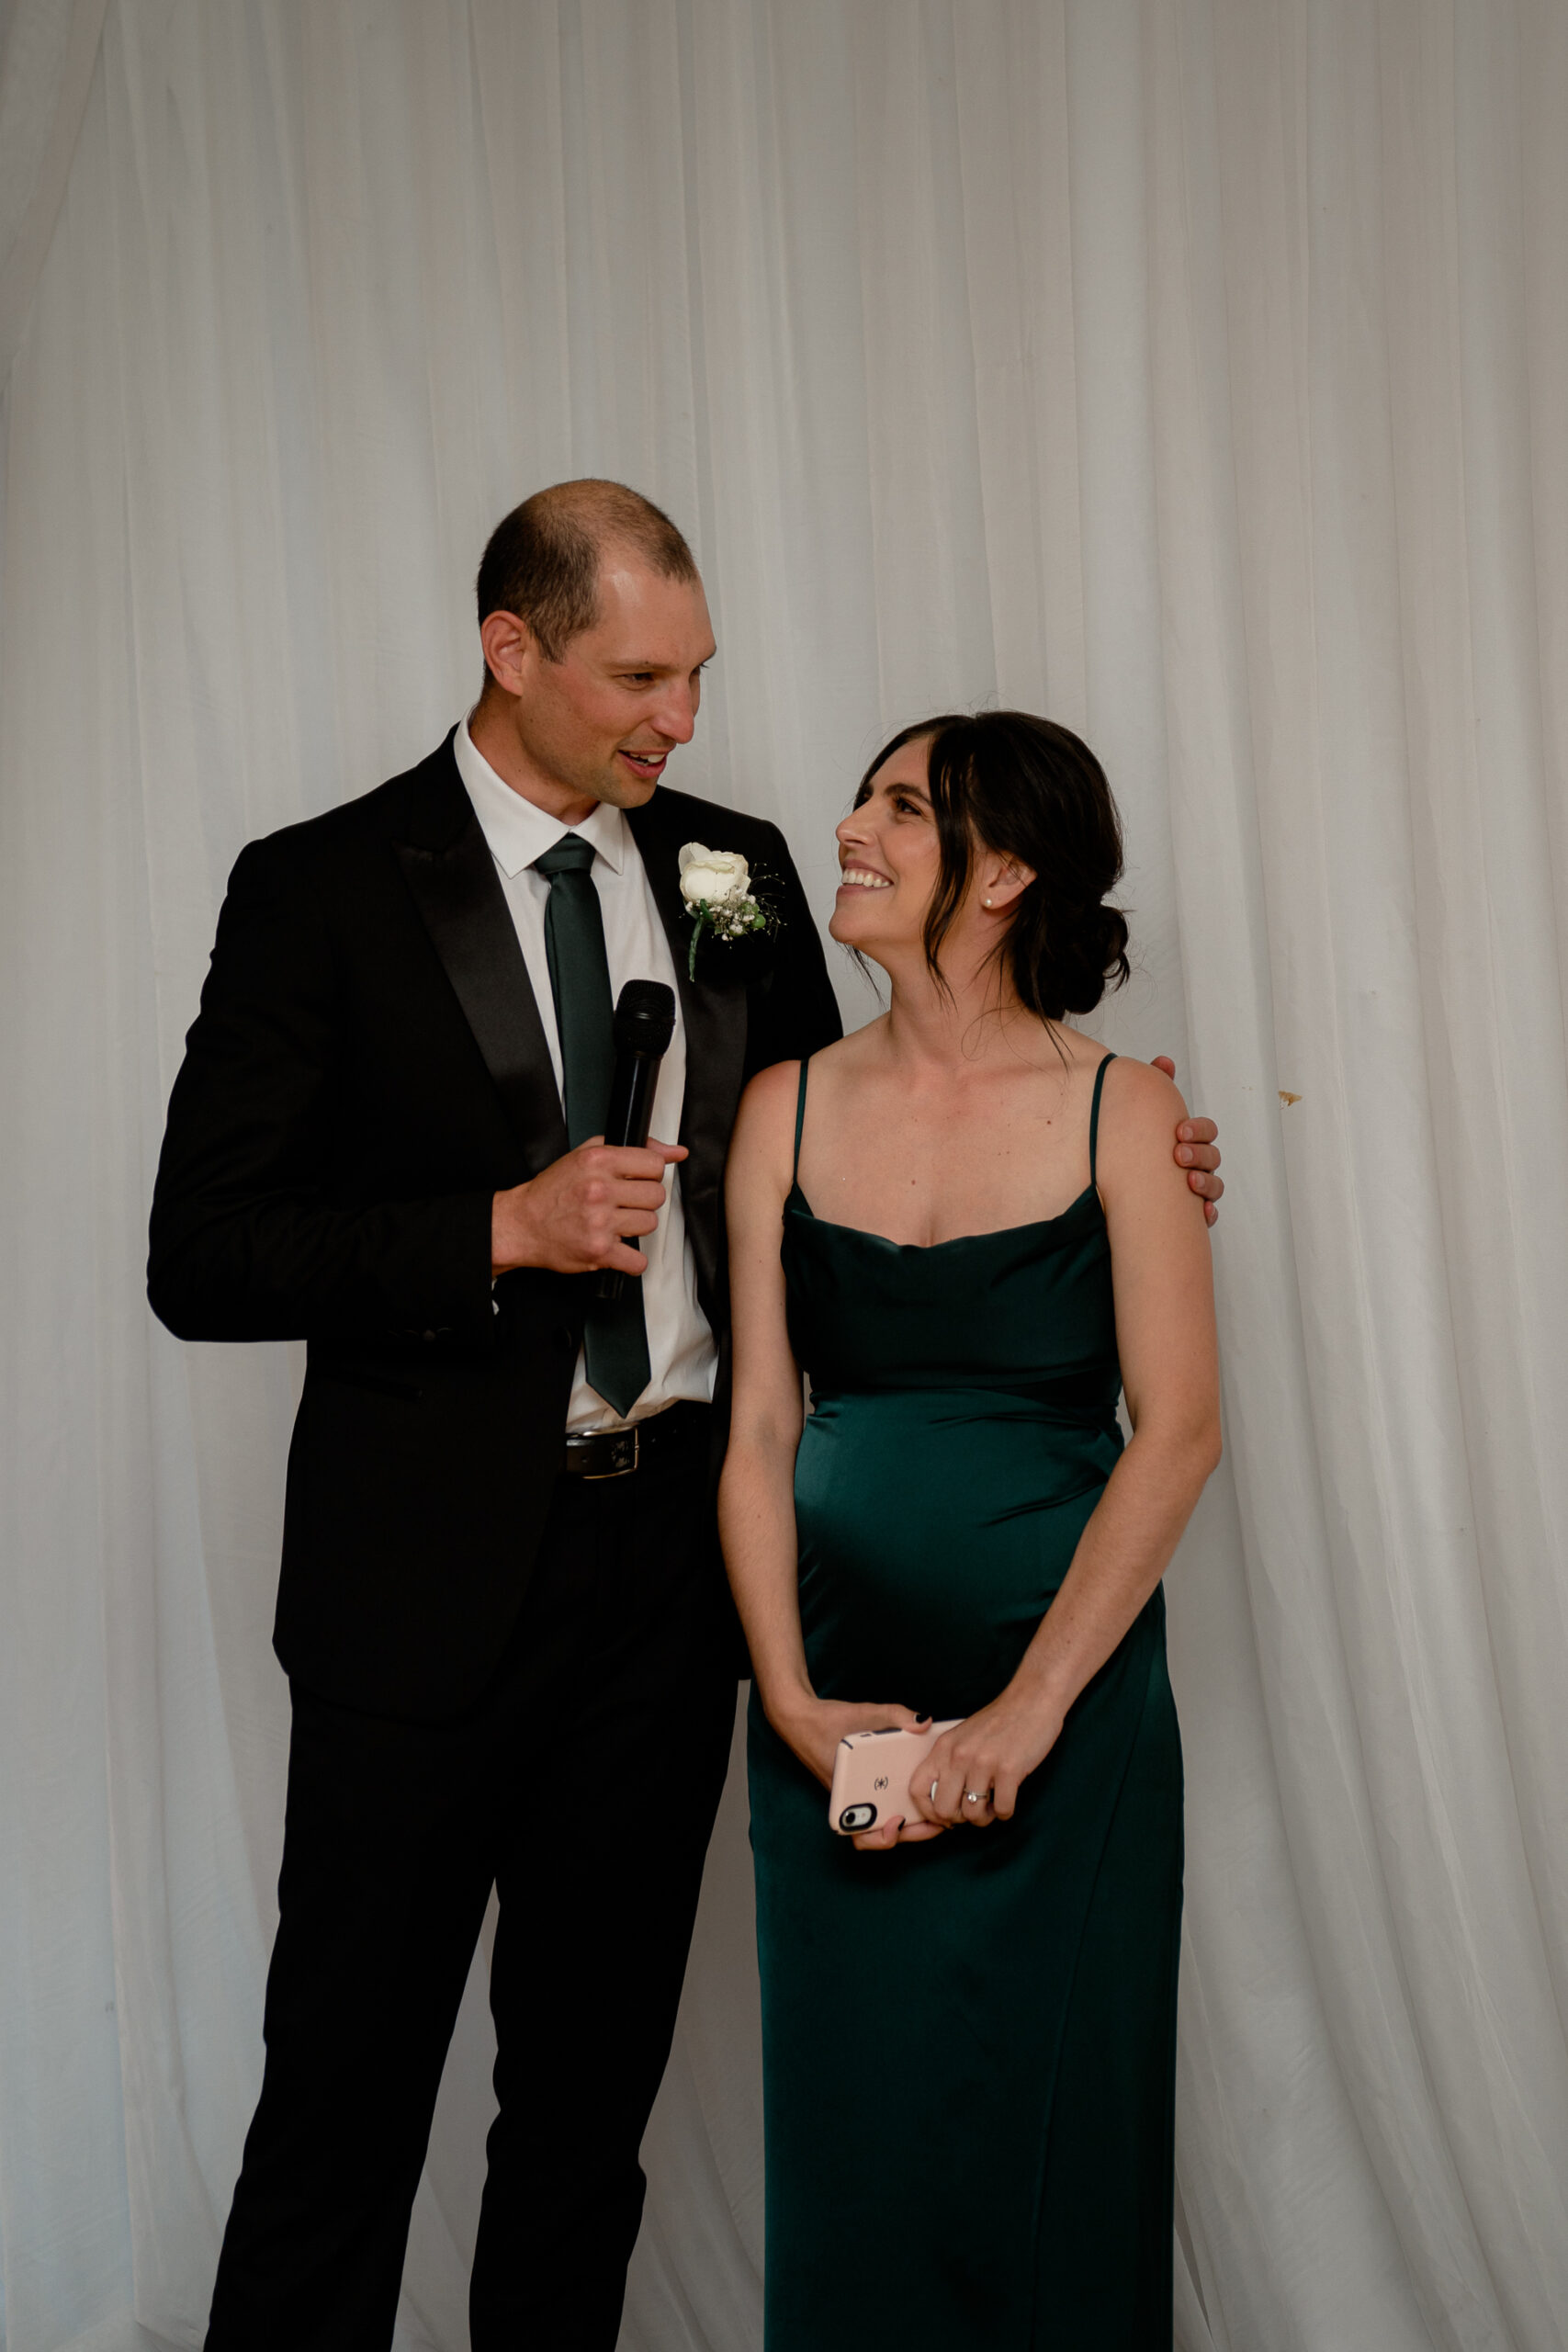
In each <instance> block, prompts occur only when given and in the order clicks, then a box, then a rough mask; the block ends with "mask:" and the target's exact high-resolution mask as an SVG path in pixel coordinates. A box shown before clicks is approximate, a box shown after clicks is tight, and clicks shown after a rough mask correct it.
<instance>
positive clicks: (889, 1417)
mask: <svg viewBox="0 0 1568 2352" xmlns="http://www.w3.org/2000/svg"><path fill="white" fill-rule="evenodd" d="M1104 1068H1105V1065H1103V1064H1102V1066H1101V1072H1100V1079H1101V1080H1103V1073H1104ZM805 1085H806V1073H805V1072H804V1071H803V1073H802V1098H803V1103H804V1093H805ZM1098 1096H1099V1086H1098V1084H1097V1090H1096V1099H1097V1106H1098ZM783 1254H784V1271H785V1276H786V1281H787V1286H788V1297H789V1307H790V1321H791V1330H792V1335H793V1338H794V1342H795V1349H796V1352H797V1355H798V1357H799V1360H800V1361H801V1363H803V1364H804V1365H805V1366H806V1368H807V1372H808V1374H809V1376H810V1380H811V1388H812V1399H813V1410H812V1413H811V1415H810V1417H809V1419H807V1425H806V1429H805V1432H804V1434H803V1438H802V1442H801V1446H800V1452H799V1456H798V1461H797V1466H796V1474H795V1515H796V1524H797V1529H798V1536H799V1545H800V1608H801V1621H802V1626H803V1630H804V1634H805V1638H806V1647H807V1659H808V1662H809V1666H810V1669H811V1674H812V1678H813V1680H814V1683H815V1685H816V1688H817V1690H818V1692H819V1693H821V1694H822V1695H823V1696H824V1697H831V1698H844V1699H853V1698H862V1699H866V1700H875V1701H885V1700H898V1701H901V1702H905V1703H907V1704H909V1705H912V1706H915V1707H917V1708H919V1709H921V1710H923V1711H925V1712H928V1713H931V1714H933V1715H938V1716H942V1715H964V1714H968V1713H973V1712H974V1711H975V1710H976V1708H978V1707H981V1706H983V1705H984V1704H986V1702H987V1701H988V1700H990V1699H992V1698H994V1697H995V1696H996V1695H997V1693H998V1691H1000V1690H1001V1688H1002V1687H1003V1685H1004V1684H1005V1683H1006V1681H1007V1680H1008V1679H1009V1677H1010V1674H1011V1673H1012V1671H1013V1669H1014V1668H1015V1667H1016V1665H1017V1662H1018V1660H1019V1658H1020V1657H1021V1655H1022V1652H1023V1650H1024V1649H1025V1648H1026V1646H1027V1645H1028V1643H1029V1641H1030V1639H1031V1637H1032V1634H1033V1633H1034V1631H1035V1628H1036V1626H1037V1625H1038V1623H1039V1622H1040V1619H1041V1617H1042V1615H1043V1613H1044V1611H1046V1610H1047V1609H1048V1608H1049V1606H1050V1603H1051V1600H1052V1598H1053V1596H1054V1594H1055V1591H1056V1590H1057V1589H1058V1587H1059V1586H1060V1584H1061V1582H1062V1579H1063V1577H1065V1576H1066V1571H1067V1568H1068V1566H1069V1565H1070V1563H1071V1560H1072V1556H1073V1552H1074V1549H1075V1547H1076V1545H1077V1539H1078V1536H1079V1534H1080V1532H1082V1529H1083V1527H1084V1524H1085V1522H1086V1521H1087V1520H1088V1519H1089V1515H1090V1513H1091V1512H1092V1510H1093V1509H1094V1506H1095V1504H1096V1502H1097V1501H1098V1499H1099V1498H1100V1492H1101V1489H1102V1488H1103V1487H1104V1484H1105V1481H1106V1479H1107V1478H1108V1477H1109V1476H1110V1475H1111V1470H1112V1469H1113V1468H1114V1466H1115V1464H1116V1461H1117V1458H1118V1455H1119V1454H1120V1453H1121V1450H1122V1439H1121V1433H1120V1430H1119V1429H1118V1426H1117V1421H1116V1413H1115V1406H1116V1398H1117V1396H1118V1393H1119V1391H1120V1386H1121V1376H1120V1371H1119V1367H1118V1363H1117V1357H1116V1338H1115V1321H1114V1314H1113V1307H1112V1300H1111V1256H1110V1245H1109V1240H1108V1238H1107V1235H1106V1230H1105V1220H1104V1216H1103V1213H1102V1211H1101V1209H1100V1201H1099V1197H1098V1195H1097V1193H1095V1191H1094V1189H1093V1186H1092V1183H1091V1185H1090V1186H1089V1189H1088V1190H1087V1191H1086V1192H1085V1193H1083V1194H1081V1195H1080V1197H1079V1198H1078V1199H1077V1201H1075V1202H1074V1203H1073V1204H1072V1206H1071V1207H1070V1208H1068V1209H1067V1210H1066V1212H1065V1213H1064V1214H1063V1215H1062V1216H1057V1217H1053V1218H1048V1219H1046V1220H1045V1221H1043V1223H1039V1224H1034V1225H1028V1226H1021V1227H1013V1228H1010V1229H1008V1230H1006V1231H1003V1232H998V1233H989V1234H980V1235H976V1236H974V1237H971V1238H964V1239H958V1240H953V1241H949V1242H946V1243H942V1244H941V1245H938V1246H937V1247H934V1248H931V1249H921V1248H911V1247H905V1246H901V1245H897V1244H894V1243H891V1242H889V1241H887V1240H886V1239H884V1238H881V1237H880V1236H877V1235H874V1234H868V1233H863V1232H860V1231H857V1230H854V1229H852V1228H850V1227H843V1226H837V1225H832V1224H829V1223H826V1222H823V1221H820V1220H818V1218H816V1217H815V1216H813V1215H812V1212H811V1209H810V1206H809V1204H807V1200H806V1198H805V1196H804V1195H803V1194H802V1193H801V1192H800V1190H799V1187H798V1184H797V1185H796V1186H795V1189H794V1191H793V1192H792V1193H791V1195H790V1199H789V1202H788V1204H787V1206H786V1211H785V1218H784V1244H783ZM750 1782H751V1837H752V1846H753V1849H754V1853H755V1858H756V1866H757V1887H758V1943H759V1955H760V1960H761V1979H762V1999H763V2065H764V2080H765V2092H766V2153H767V2269H766V2287H765V2299H766V2345H767V2352H840V2347H845V2352H847V2347H849V2346H854V2345H863V2344H866V2343H868V2342H872V2341H886V2340H888V2339H889V2338H890V2337H892V2336H894V2335H897V2334H898V2333H900V2332H903V2331H918V2332H919V2338H920V2340H922V2341H924V2342H927V2343H935V2344H941V2345H942V2346H943V2347H944V2352H964V2347H972V2352H1026V2347H1027V2352H1037V2348H1042V2352H1043V2347H1044V2346H1050V2347H1051V2352H1080V2348H1081V2352H1157V2347H1158V2346H1161V2345H1168V2344H1169V2342H1170V2335H1171V2319H1170V2304H1171V2199H1172V2108H1173V2086H1174V2066H1175V2022H1176V1973H1177V1961H1178V1945H1179V1924H1180V1909H1181V1864H1182V1831H1181V1757H1180V1745H1179V1736H1178V1731H1177V1724H1176V1714H1175V1708H1174V1705H1173V1702H1172V1699H1171V1694H1170V1686H1169V1683H1168V1679H1167V1674H1166V1662H1165V1608H1164V1598H1163V1593H1161V1592H1158V1591H1156V1594H1155V1596H1154V1597H1153V1599H1152V1600H1150V1601H1149V1602H1148V1604H1147V1605H1146V1607H1145V1609H1144V1611H1142V1613H1141V1614H1140V1616H1139V1617H1138V1619H1137V1621H1136V1623H1134V1626H1133V1627H1132V1628H1131V1630H1130V1631H1129V1633H1128V1634H1127V1635H1126V1636H1125V1638H1124V1639H1123V1641H1122V1643H1121V1645H1120V1646H1119V1647H1118V1648H1117V1650H1116V1651H1115V1653H1114V1654H1113V1656H1112V1657H1111V1658H1110V1659H1109V1660H1108V1662H1107V1663H1106V1665H1105V1666H1104V1668H1102V1669H1101V1670H1100V1673H1099V1674H1098V1675H1097V1676H1096V1677H1095V1678H1094V1679H1093V1680H1092V1681H1091V1682H1090V1684H1089V1687H1088V1689H1087V1690H1086V1691H1084V1692H1083V1693H1082V1695H1081V1696H1080V1698H1079V1699H1078V1701H1077V1703H1076V1705H1075V1706H1074V1707H1073V1709H1072V1711H1071V1712H1070V1713H1069V1715H1068V1718H1067V1723H1066V1728H1065V1730H1064V1732H1063V1734H1062V1736H1061V1738H1060V1740H1059V1741H1058V1742H1057V1745H1056V1747H1055V1749H1054V1750H1053V1752H1052V1754H1051V1755H1050V1756H1049V1757H1048V1758H1047V1759H1046V1760H1045V1762H1044V1764H1043V1766H1042V1767H1041V1768H1040V1770H1038V1771H1036V1772H1035V1773H1034V1774H1032V1776H1031V1778H1030V1779H1029V1780H1028V1781H1026V1782H1025V1783H1024V1786H1023V1789H1022V1792H1021V1797H1020V1801H1019V1805H1018V1809H1017V1812H1016V1814H1015V1815H1014V1817H1013V1819H1012V1821H1011V1822H1010V1823H1007V1824H998V1825H997V1826H994V1827H992V1828H989V1829H986V1830H984V1831H968V1830H959V1831H955V1832H953V1833H950V1834H949V1835H947V1836H945V1837H943V1838H940V1839H938V1840H936V1841H934V1842H932V1843H928V1844H921V1845H917V1846H912V1847H908V1848H903V1849H898V1850H897V1851H896V1852H894V1853H891V1854H862V1853H858V1852H856V1851H855V1849H853V1848H852V1846H851V1845H850V1843H849V1842H848V1841H847V1840H845V1839H840V1838H835V1837H833V1836H832V1835H831V1834H830V1833H829V1828H828V1826H827V1809H826V1801H825V1798H824V1794H823V1792H822V1789H821V1788H820V1786H819V1784H818V1782H817V1781H815V1780H814V1779H813V1778H812V1777H811V1775H810V1774H809V1773H807V1771H806V1770H804V1768H803V1767H802V1766H801V1765H799V1764H798V1763H797V1762H796V1760H795V1758H794V1757H793V1756H791V1754H790V1753H789V1751H788V1750H787V1749H786V1748H785V1747H784V1745H783V1743H782V1742H781V1741H780V1740H779V1739H778V1738H777V1737H776V1736H775V1735H774V1734H773V1732H772V1730H771V1729H770V1728H769V1726H768V1724H767V1723H766V1721H765V1719H764V1717H763V1715H762V1713H761V1708H760V1707H759V1706H758V1704H757V1702H756V1701H755V1699H753V1702H752V1711H751V1721H750Z"/></svg>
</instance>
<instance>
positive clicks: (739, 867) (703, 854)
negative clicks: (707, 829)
mask: <svg viewBox="0 0 1568 2352" xmlns="http://www.w3.org/2000/svg"><path fill="white" fill-rule="evenodd" d="M681 896H682V899H684V900H685V901H686V911H687V913H688V914H690V915H694V917H695V918H696V921H695V923H694V928H693V932H692V944H691V946H690V948H689V950H688V951H687V956H686V973H687V977H688V978H690V979H695V978H696V977H697V943H698V941H699V940H700V939H701V938H702V935H703V933H704V932H705V931H711V932H712V933H713V935H714V937H715V938H716V939H731V940H733V939H744V938H745V937H746V936H747V935H748V933H750V932H754V931H773V930H776V929H777V927H778V917H777V915H776V914H775V913H774V911H773V908H772V906H771V905H770V904H769V903H768V901H767V899H765V898H761V897H759V896H758V893H757V890H756V888H755V886H754V885H753V882H752V879H751V869H750V866H749V865H747V863H746V860H745V859H744V858H743V857H742V856H741V854H740V853H739V850H733V849H708V848H705V846H704V844H703V843H702V842H687V843H686V845H685V847H684V849H682V852H681Z"/></svg>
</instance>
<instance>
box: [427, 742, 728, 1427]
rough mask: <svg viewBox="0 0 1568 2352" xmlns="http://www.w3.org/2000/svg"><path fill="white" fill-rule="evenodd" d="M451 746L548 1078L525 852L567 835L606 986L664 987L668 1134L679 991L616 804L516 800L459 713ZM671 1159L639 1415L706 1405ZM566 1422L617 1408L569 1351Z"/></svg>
mask: <svg viewBox="0 0 1568 2352" xmlns="http://www.w3.org/2000/svg"><path fill="white" fill-rule="evenodd" d="M452 749H453V752H454V753H455V754H456V756H457V773H458V775H460V776H461V777H462V779H463V784H464V787H465V789H466V790H467V792H468V798H469V799H470V800H471V801H472V802H473V804H474V814H475V816H476V817H477V818H478V819H479V829H480V831H482V832H483V834H484V837H485V840H486V842H488V844H489V847H490V854H491V856H492V857H493V858H494V860H495V863H496V866H497V869H498V871H499V873H500V876H501V887H502V890H503V892H504V893H505V896H506V903H507V906H508V908H509V909H510V910H511V914H512V920H513V924H514V925H515V927H516V932H517V944H518V945H519V946H520V947H521V948H522V950H523V961H524V963H525V965H526V966H527V967H528V978H529V980H530V981H531V983H532V984H533V989H534V999H535V1001H536V1004H537V1005H538V1008H539V1019H540V1021H541V1023H543V1025H544V1031H545V1037H546V1040H547V1044H548V1046H549V1049H550V1061H551V1064H552V1066H553V1068H554V1069H555V1074H556V1086H557V1088H558V1089H559V1087H560V1084H561V1058H560V1036H559V1033H558V1030H557V1027H556V1004H555V997H554V994H553V992H552V990H551V988H550V967H549V962H548V958H547V956H546V953H545V908H546V905H547V901H548V899H549V895H550V886H549V884H548V882H547V880H546V878H545V876H543V875H542V874H536V873H535V871H534V861H535V859H536V858H539V857H543V855H544V854H545V852H546V851H547V850H550V849H554V847H555V845H556V843H557V842H559V841H564V840H565V839H566V836H567V834H568V833H569V832H570V833H575V834H576V836H577V838H578V839H579V840H580V841H585V842H590V843H591V844H592V850H593V865H592V876H593V887H594V888H595V889H596V890H597V891H598V893H599V905H600V910H601V911H602V913H603V915H604V952H605V955H606V956H607V957H608V959H609V966H610V992H611V994H612V996H615V997H616V998H618V997H619V995H620V993H621V989H623V987H624V986H625V984H626V981H627V980H662V981H663V982H664V984H665V986H666V987H667V988H668V989H671V992H672V993H673V995H674V997H675V1035H674V1036H673V1037H672V1038H671V1041H670V1050H669V1052H668V1053H667V1054H666V1055H665V1057H664V1060H663V1063H662V1064H661V1066H660V1072H659V1085H658V1089H657V1091H656V1092H655V1094H654V1098H653V1123H652V1126H651V1128H650V1129H649V1132H650V1134H653V1135H656V1136H659V1138H660V1141H661V1142H663V1143H674V1142H676V1141H677V1140H678V1139H679V1137H680V1133H681V1112H682V1104H683V1103H684V1101H685V1094H686V1031H685V1024H684V1023H683V1022H682V1019H681V997H680V991H679V989H677V988H676V985H675V962H674V958H673V956H671V953H670V942H669V940H668V938H667V937H666V935H665V931H664V925H663V923H662V922H660V916H659V910H658V908H657V907H656V906H655V904H654V902H653V892H652V891H651V890H650V889H649V885H648V876H647V875H646V874H645V873H644V871H643V864H642V859H641V858H640V856H639V855H638V854H637V843H636V842H634V841H633V839H632V831H631V827H630V826H629V825H628V824H627V822H626V817H625V815H624V813H623V812H622V810H620V809H615V808H612V807H611V805H610V803H609V802H608V801H606V800H601V801H600V802H599V803H598V804H597V806H596V807H595V809H594V810H593V813H592V816H590V817H586V818H584V820H583V821H582V822H581V824H580V825H563V824H562V823H561V821H560V820H559V818H558V817H551V816H547V814H546V812H545V810H544V809H540V808H537V807H536V805H535V803H534V802H533V801H532V800H525V798H524V797H523V795H522V794H521V793H520V792H513V789H512V786H510V785H509V784H506V783H503V782H502V778H501V777H500V776H499V775H497V774H496V772H495V770H494V769H493V768H492V767H491V763H490V762H489V761H488V760H487V759H486V758H485V756H484V754H483V752H479V751H477V750H476V749H475V747H474V741H473V738H472V736H471V735H470V734H469V733H468V721H467V719H465V720H464V722H463V724H462V725H461V726H460V727H459V728H458V729H457V735H456V737H455V738H454V740H453V744H452ZM674 1174H675V1171H674V1170H673V1169H672V1168H669V1169H666V1170H665V1172H664V1196H665V1203H666V1205H665V1208H664V1211H663V1214H662V1215H661V1216H660V1220H659V1226H658V1229H657V1231H655V1232H653V1233H649V1234H645V1235H643V1236H642V1237H641V1238H640V1239H639V1240H638V1242H637V1248H638V1249H639V1250H643V1251H644V1252H645V1253H646V1255H647V1258H648V1272H646V1273H645V1274H644V1276H643V1278H642V1306H643V1316H644V1319H645V1320H646V1322H647V1325H648V1359H649V1381H648V1385H647V1387H646V1388H645V1389H644V1390H643V1392H642V1395H641V1396H640V1397H638V1398H637V1402H636V1404H635V1405H633V1407H632V1408H631V1410H630V1412H629V1413H628V1414H627V1415H626V1419H627V1420H628V1421H640V1420H644V1419H647V1417H648V1415H649V1413H657V1412H660V1410H662V1408H664V1407H665V1406H666V1405H672V1404H674V1403H675V1401H676V1400H677V1398H679V1397H691V1398H694V1399H695V1400H696V1401H698V1402H700V1403H702V1404H707V1403H708V1402H709V1401H710V1399H711V1398H712V1396H713V1385H714V1371H715V1367H716V1363H717V1361H718V1351H717V1349H716V1347H715V1345H714V1337H713V1333H712V1331H711V1330H710V1329H709V1328H708V1322H707V1318H706V1317H705V1315H704V1313H703V1311H702V1308H701V1307H700V1306H698V1305H697V1275H696V1268H695V1266H694V1262H693V1259H692V1252H691V1248H690V1245H689V1244H688V1242H687V1239H686V1219H685V1215H684V1212H683V1211H682V1205H681V1190H680V1186H679V1185H678V1184H676V1183H675V1182H673V1179H674ZM566 1425H567V1428H568V1429H569V1430H601V1429H618V1428H619V1427H620V1426H621V1416H620V1414H618V1413H617V1412H616V1411H615V1408H614V1407H613V1406H611V1405H607V1404H606V1403H605V1401H604V1398H603V1397H601V1396H600V1395H599V1393H598V1391H597V1389H595V1388H591V1387H590V1386H589V1384H588V1374H587V1372H586V1370H585V1368H584V1364H583V1360H582V1357H581V1354H580V1355H579V1357H578V1359H577V1373H576V1376H575V1378H574V1380H573V1382H572V1389H571V1403H570V1407H569V1408H568V1410H567V1419H566Z"/></svg>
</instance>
